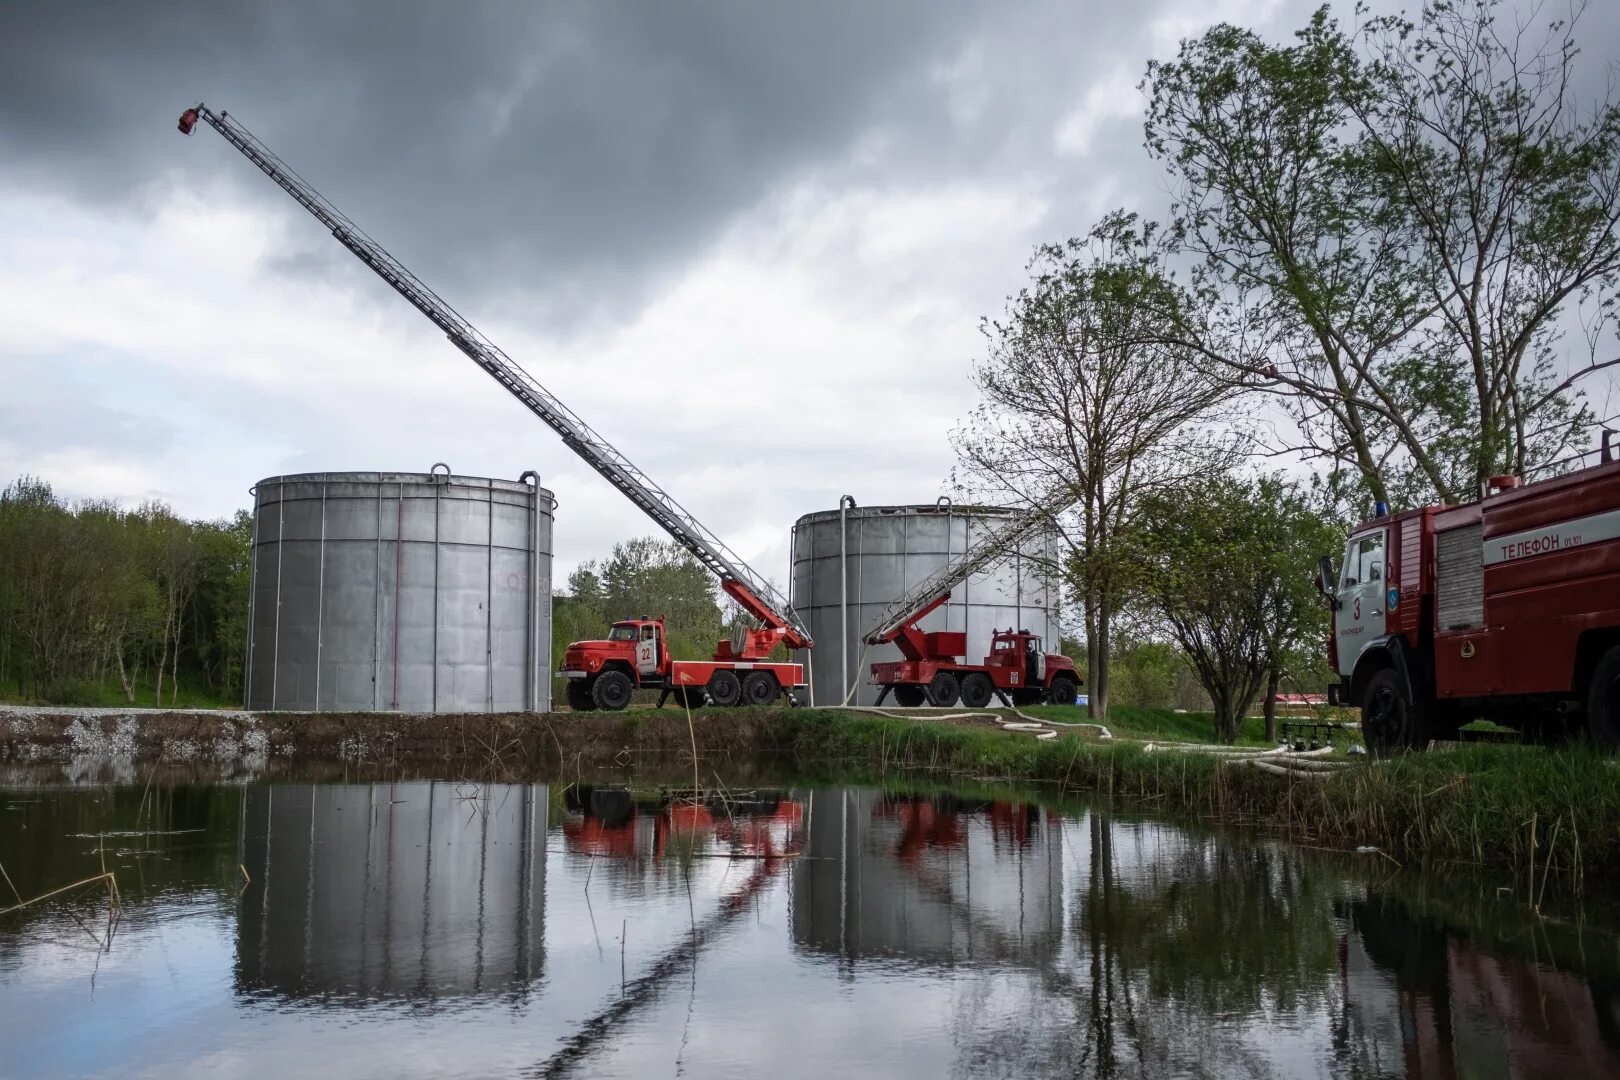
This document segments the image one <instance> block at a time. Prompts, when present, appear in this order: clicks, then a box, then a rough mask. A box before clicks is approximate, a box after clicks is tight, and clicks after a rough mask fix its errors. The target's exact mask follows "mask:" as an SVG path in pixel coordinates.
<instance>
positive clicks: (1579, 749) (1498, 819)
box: [787, 710, 1620, 881]
mask: <svg viewBox="0 0 1620 1080" xmlns="http://www.w3.org/2000/svg"><path fill="white" fill-rule="evenodd" d="M1125 726H1126V725H1121V728H1122V729H1123V728H1124V727H1125ZM1205 730H1207V729H1205ZM787 748H788V749H790V750H791V751H792V753H793V754H794V756H795V757H797V758H798V759H799V760H801V761H806V762H815V761H821V762H835V761H842V762H847V763H850V764H852V765H857V766H860V767H865V768H869V769H873V770H876V771H878V772H879V773H880V774H881V773H886V772H901V771H911V770H918V771H926V772H929V773H935V774H940V773H943V774H949V775H957V776H965V777H971V778H975V779H984V780H1000V781H1007V782H1010V783H1037V784H1042V785H1051V786H1054V787H1056V788H1057V789H1059V790H1062V791H1081V792H1095V793H1098V794H1101V795H1103V796H1105V797H1108V798H1112V799H1117V800H1121V801H1123V802H1127V803H1131V804H1140V805H1144V806H1151V807H1153V808H1156V809H1159V810H1163V811H1167V812H1170V813H1176V814H1184V815H1193V816H1197V817H1200V818H1210V819H1216V820H1220V821H1224V822H1230V823H1233V824H1239V825H1251V826H1259V827H1263V828H1266V829H1270V830H1274V831H1277V832H1279V833H1281V834H1283V835H1285V836H1287V837H1289V838H1290V839H1293V840H1296V841H1298V842H1301V843H1308V844H1320V845H1324V846H1330V847H1356V846H1362V845H1366V846H1375V847H1377V848H1379V849H1380V850H1381V851H1383V852H1385V853H1386V854H1388V855H1389V856H1390V857H1391V858H1393V859H1395V860H1397V861H1398V862H1402V863H1414V862H1416V863H1421V862H1424V861H1429V860H1443V861H1459V862H1470V863H1479V864H1483V865H1490V866H1497V867H1503V868H1507V869H1511V870H1514V871H1515V872H1524V873H1526V874H1529V872H1530V871H1531V869H1532V867H1533V868H1534V874H1535V879H1536V880H1538V881H1539V880H1540V879H1541V877H1543V876H1544V875H1546V874H1548V873H1560V872H1564V873H1568V874H1570V875H1572V876H1573V877H1574V878H1576V879H1577V880H1578V879H1579V878H1580V877H1581V876H1582V875H1583V874H1588V873H1590V874H1597V875H1602V876H1604V877H1613V876H1615V875H1620V767H1617V766H1616V764H1615V761H1614V759H1612V758H1609V757H1606V756H1604V755H1602V754H1599V753H1597V752H1596V751H1594V750H1592V749H1590V748H1588V747H1584V746H1568V747H1560V748H1549V747H1539V746H1511V745H1490V744H1479V745H1464V746H1459V747H1457V748H1454V749H1449V750H1441V751H1434V752H1430V753H1421V754H1408V755H1404V756H1402V757H1398V758H1393V759H1388V760H1381V761H1367V762H1365V763H1364V764H1362V765H1358V766H1356V767H1353V768H1350V769H1346V770H1344V771H1343V772H1341V773H1337V774H1334V775H1331V776H1327V777H1324V778H1322V779H1310V780H1294V779H1289V778H1286V777H1279V776H1275V775H1271V774H1267V773H1263V772H1260V771H1259V770H1256V769H1252V768H1247V767H1243V766H1240V765H1234V764H1231V763H1229V762H1224V761H1222V760H1219V759H1217V758H1214V757H1211V756H1208V755H1202V754H1196V753H1184V752H1177V751H1174V750H1164V749H1159V750H1155V751H1148V750H1146V749H1145V748H1144V746H1143V745H1141V744H1138V743H1131V742H1124V741H1118V742H1114V743H1099V742H1096V741H1093V740H1089V739H1085V738H1082V737H1079V736H1074V735H1070V736H1067V737H1064V738H1060V739H1056V740H1052V741H1040V740H1036V739H1032V738H1029V737H1028V736H1023V735H1011V734H1008V733H1004V732H1001V731H997V730H993V729H989V728H980V727H964V726H959V725H951V724H943V723H930V722H926V721H923V722H918V721H912V720H891V719H888V718H885V717H881V716H874V715H870V714H860V713H837V712H815V711H809V710H806V711H800V712H796V713H794V714H793V717H792V733H791V737H790V738H789V740H788V744H787ZM1527 880H1529V878H1527Z"/></svg>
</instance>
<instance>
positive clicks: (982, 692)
mask: <svg viewBox="0 0 1620 1080" xmlns="http://www.w3.org/2000/svg"><path fill="white" fill-rule="evenodd" d="M995 690H996V688H995V686H994V685H992V684H991V682H990V676H988V675H986V674H985V673H984V672H982V671H974V672H971V673H969V674H967V675H964V676H963V677H962V704H963V705H966V706H967V707H968V708H970V709H982V708H984V707H985V706H986V705H988V704H990V695H991V694H993V693H995Z"/></svg>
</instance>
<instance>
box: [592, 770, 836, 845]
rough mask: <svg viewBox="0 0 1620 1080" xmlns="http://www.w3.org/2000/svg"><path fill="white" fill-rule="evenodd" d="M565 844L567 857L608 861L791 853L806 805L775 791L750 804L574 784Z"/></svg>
mask: <svg viewBox="0 0 1620 1080" xmlns="http://www.w3.org/2000/svg"><path fill="white" fill-rule="evenodd" d="M564 802H565V805H566V806H567V808H568V810H569V815H568V817H566V818H565V819H564V820H563V844H564V846H565V848H566V849H567V850H568V851H570V852H576V853H579V854H585V855H592V856H597V857H606V858H619V859H652V860H654V861H657V860H661V859H663V858H664V856H665V855H667V854H669V853H670V852H671V851H673V850H704V849H707V848H709V847H711V846H713V847H720V848H723V849H724V850H725V851H727V852H729V853H732V854H736V855H745V856H750V857H767V858H768V857H774V856H779V855H782V854H784V853H785V852H787V851H788V850H790V848H791V841H792V839H793V833H794V832H795V830H797V829H798V827H799V825H800V823H801V822H802V821H803V819H804V809H803V806H802V805H801V804H800V803H799V802H798V801H796V800H794V799H791V798H786V797H784V796H782V795H780V794H777V793H770V792H767V793H760V794H757V795H753V796H749V797H747V798H723V797H721V796H718V795H713V794H705V795H703V796H701V797H697V798H693V797H689V793H687V794H684V795H683V793H681V792H659V793H656V794H640V795H638V794H637V793H635V792H632V791H631V790H630V789H628V788H623V787H590V786H578V787H572V788H570V789H569V790H568V793H567V796H566V797H565V799H564Z"/></svg>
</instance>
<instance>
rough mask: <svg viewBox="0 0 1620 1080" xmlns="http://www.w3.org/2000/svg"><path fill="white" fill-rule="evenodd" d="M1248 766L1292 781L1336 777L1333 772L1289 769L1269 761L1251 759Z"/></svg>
mask: <svg viewBox="0 0 1620 1080" xmlns="http://www.w3.org/2000/svg"><path fill="white" fill-rule="evenodd" d="M1246 764H1249V765H1253V766H1254V767H1255V768H1257V769H1259V770H1261V771H1262V772H1268V773H1272V774H1273V775H1276V776H1286V777H1288V778H1289V779H1291V780H1325V779H1327V778H1328V777H1329V776H1332V775H1334V774H1333V773H1331V772H1313V771H1311V770H1309V769H1289V768H1285V767H1283V766H1281V765H1273V764H1272V763H1271V762H1269V761H1256V760H1254V759H1253V758H1250V759H1249V760H1248V761H1247V762H1246Z"/></svg>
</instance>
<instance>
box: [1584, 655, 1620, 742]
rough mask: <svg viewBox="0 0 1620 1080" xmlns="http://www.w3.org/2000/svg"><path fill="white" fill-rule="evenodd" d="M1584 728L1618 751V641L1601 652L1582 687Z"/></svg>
mask: <svg viewBox="0 0 1620 1080" xmlns="http://www.w3.org/2000/svg"><path fill="white" fill-rule="evenodd" d="M1586 729H1587V731H1588V732H1590V733H1591V736H1592V741H1593V742H1594V743H1596V744H1597V746H1598V747H1599V748H1600V749H1603V750H1607V751H1608V752H1609V753H1611V754H1612V753H1615V752H1616V751H1620V645H1616V646H1615V647H1614V648H1612V649H1610V650H1609V651H1608V652H1606V653H1604V654H1603V659H1601V660H1599V661H1598V666H1597V669H1596V670H1595V671H1593V672H1592V681H1591V682H1590V683H1589V684H1588V685H1587V689H1586Z"/></svg>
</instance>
